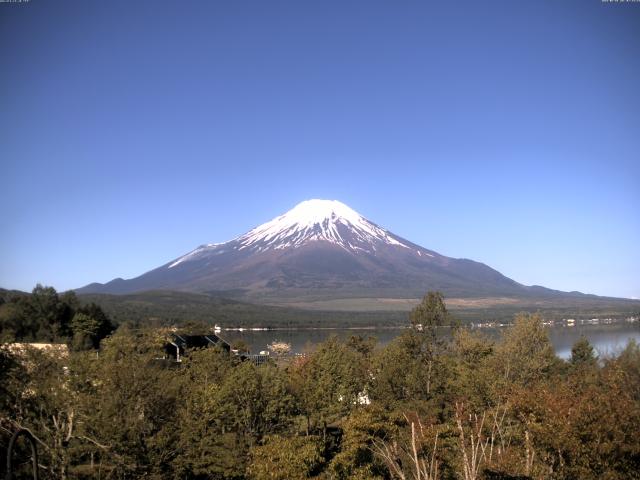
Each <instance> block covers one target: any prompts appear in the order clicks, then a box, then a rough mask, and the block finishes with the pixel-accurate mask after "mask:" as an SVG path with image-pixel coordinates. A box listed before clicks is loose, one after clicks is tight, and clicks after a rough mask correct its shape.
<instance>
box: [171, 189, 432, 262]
mask: <svg viewBox="0 0 640 480" xmlns="http://www.w3.org/2000/svg"><path fill="white" fill-rule="evenodd" d="M317 242H325V243H328V244H333V245H335V246H338V247H340V248H342V249H344V250H347V251H349V252H352V253H369V254H374V253H375V252H376V248H377V247H380V246H382V245H388V246H395V247H402V248H406V249H410V248H411V247H409V245H405V244H404V243H403V242H402V241H401V240H400V239H399V238H398V237H395V236H394V235H393V234H391V233H390V232H388V231H387V230H385V229H383V228H380V227H379V226H378V225H376V224H375V223H373V222H370V221H369V220H367V219H366V218H364V217H363V216H362V215H360V214H359V213H358V212H356V211H355V210H353V209H351V208H349V207H348V206H347V205H345V204H344V203H342V202H339V201H337V200H317V199H314V200H306V201H304V202H301V203H299V204H298V205H296V206H295V207H293V208H292V209H291V210H289V211H288V212H286V213H285V214H284V215H280V216H279V217H276V218H274V219H273V220H271V221H269V222H267V223H263V224H262V225H260V226H258V227H256V228H254V229H253V230H250V231H249V232H247V233H245V234H244V235H241V236H239V237H237V238H235V239H234V240H231V241H229V242H225V243H214V244H206V245H201V246H200V247H198V248H196V249H195V250H193V251H192V252H189V253H188V254H186V255H184V256H182V257H180V258H178V259H176V260H175V261H173V262H172V263H171V264H169V265H168V268H173V267H175V266H177V265H179V264H181V263H183V262H187V261H193V260H198V259H200V258H203V257H210V256H217V255H223V254H225V253H229V252H232V251H235V252H255V253H259V252H266V251H278V250H280V251H281V250H285V249H289V248H293V249H295V248H299V247H302V246H303V245H308V244H311V243H317ZM416 253H418V254H419V255H421V253H420V251H419V250H416ZM427 255H429V254H427Z"/></svg>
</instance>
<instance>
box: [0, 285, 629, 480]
mask: <svg viewBox="0 0 640 480" xmlns="http://www.w3.org/2000/svg"><path fill="white" fill-rule="evenodd" d="M411 320H412V323H413V325H414V328H412V329H408V330H407V331H406V332H405V333H404V334H403V335H402V336H400V337H398V338H397V339H396V340H395V341H393V342H392V343H390V344H389V345H387V346H386V347H384V348H380V347H377V346H376V341H375V339H373V338H363V337H359V336H354V337H352V338H350V339H349V340H347V341H345V342H340V341H338V340H337V339H336V338H331V339H329V340H328V341H326V342H324V343H322V344H320V345H318V346H317V348H316V350H315V351H314V352H313V353H311V354H309V355H307V356H297V357H281V358H275V359H274V360H272V361H270V362H268V363H267V364H264V365H260V366H256V365H254V364H253V363H252V362H249V361H240V359H239V358H238V357H236V356H230V355H229V354H228V353H226V352H224V351H222V350H217V349H213V348H212V349H204V350H194V351H191V352H188V354H187V356H186V357H185V358H184V360H183V362H181V363H175V362H173V361H171V360H159V359H158V358H159V357H161V356H162V355H163V351H162V345H163V343H164V342H165V341H166V340H165V339H166V335H167V333H168V332H167V331H166V330H163V329H147V330H131V329H129V328H126V327H121V328H119V329H118V330H117V331H116V333H115V334H113V335H112V336H110V337H108V338H106V339H104V340H103V341H102V343H101V346H100V350H99V355H96V353H95V352H93V351H89V352H86V351H77V352H73V351H72V352H70V353H69V354H64V353H60V352H58V353H54V352H51V353H45V352H41V351H35V350H34V351H31V350H27V351H24V352H22V353H15V352H13V353H12V352H11V351H10V350H8V349H6V348H4V349H2V350H1V351H0V352H1V356H0V361H1V362H2V365H1V367H2V368H0V376H1V378H0V388H2V392H0V393H1V395H0V425H1V428H2V429H1V432H2V434H1V437H0V442H1V443H2V445H3V446H6V445H7V441H8V437H9V434H10V433H11V432H12V431H15V430H16V429H18V428H28V429H29V430H30V431H31V432H32V433H33V435H34V436H35V437H36V438H37V443H38V450H39V453H40V461H39V462H40V465H41V467H40V474H41V478H47V479H48V478H51V479H54V478H55V479H63V478H141V477H145V478H152V479H167V478H175V479H222V478H229V479H245V478H246V479H255V480H261V479H283V480H285V479H287V480H293V479H304V478H318V479H461V478H463V479H465V480H467V479H469V480H470V479H496V478H502V479H509V478H511V479H514V478H518V479H547V478H554V479H576V478H580V479H594V480H595V479H602V478H607V479H633V478H640V473H639V472H640V438H639V437H638V435H637V432H638V431H640V348H639V347H638V345H637V344H635V343H630V344H629V345H628V346H627V347H626V349H625V350H624V351H623V352H622V353H621V354H620V355H619V356H617V357H616V358H601V359H598V358H596V356H595V354H594V351H593V349H592V347H591V346H590V345H589V343H588V342H587V341H586V340H584V339H583V340H581V341H579V342H577V343H576V345H575V346H574V348H573V352H572V356H571V359H570V360H569V361H563V360H560V359H558V358H557V357H556V356H555V355H554V353H553V348H552V346H551V344H550V342H549V339H548V337H547V334H546V332H545V330H544V329H543V326H542V324H541V320H540V318H539V317H538V316H536V315H529V314H523V315H520V316H518V317H517V318H516V321H515V325H514V326H513V327H512V328H510V329H506V330H505V331H504V334H503V337H502V338H501V339H499V340H498V341H491V340H489V339H487V338H485V337H483V336H482V335H480V334H476V333H472V332H471V331H469V330H466V329H458V330H457V331H456V333H455V334H454V336H453V340H450V341H445V340H443V339H441V338H439V337H438V335H437V330H436V328H435V327H436V326H437V325H440V324H443V323H446V322H448V321H449V315H448V312H447V311H446V308H444V304H443V303H442V302H441V297H439V296H438V295H431V296H427V297H425V300H424V302H423V303H422V304H421V305H420V307H419V308H416V309H415V310H414V311H413V312H412V315H411ZM34 366H35V367H36V368H34ZM16 455H17V456H20V455H22V457H21V458H22V460H25V458H28V455H27V454H26V453H25V452H17V453H16ZM3 460H4V456H3Z"/></svg>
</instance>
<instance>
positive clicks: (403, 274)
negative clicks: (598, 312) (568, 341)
mask: <svg viewBox="0 0 640 480" xmlns="http://www.w3.org/2000/svg"><path fill="white" fill-rule="evenodd" d="M151 290H156V291H157V290H165V291H169V290H170V291H181V292H192V293H206V294H215V295H223V296H225V297H231V298H238V299H243V300H247V301H250V302H254V303H272V304H287V305H296V306H300V307H303V308H309V307H310V308H321V309H328V310H332V309H333V310H336V309H351V310H363V309H364V310H366V309H381V310H398V309H408V308H410V307H409V306H407V305H404V303H406V302H403V301H402V299H416V298H419V297H421V296H422V295H423V294H424V293H425V292H426V291H429V290H437V291H440V292H442V293H443V294H444V295H445V296H446V297H447V298H449V299H451V301H452V303H454V304H455V302H456V301H458V302H462V303H465V302H467V303H468V302H469V301H471V302H472V303H473V305H475V306H476V307H486V306H489V305H503V304H513V303H514V302H522V301H525V302H526V303H527V304H529V305H532V306H535V305H534V304H535V303H536V302H541V301H542V302H545V301H546V302H554V303H557V302H567V301H569V302H574V303H575V302H578V303H580V302H584V301H588V302H591V303H593V301H596V302H597V299H598V298H600V297H595V296H593V295H584V294H581V293H578V292H571V293H566V292H560V291H556V290H551V289H547V288H544V287H539V286H525V285H522V284H520V283H518V282H516V281H514V280H512V279H510V278H508V277H506V276H504V275H502V274H501V273H500V272H498V271H496V270H494V269H493V268H491V267H489V266H487V265H485V264H483V263H480V262H476V261H473V260H468V259H456V258H450V257H447V256H444V255H441V254H439V253H437V252H434V251H433V250H429V249H426V248H424V247H421V246H419V245H416V244H415V243H412V242H410V241H408V240H406V239H404V238H402V237H400V236H398V235H395V234H394V233H392V232H390V231H388V230H386V229H384V228H382V227H380V226H378V225H376V224H375V223H373V222H372V221H370V220H368V219H366V218H364V217H363V216H362V215H360V214H359V213H357V212H356V211H354V210H352V209H351V208H349V207H348V206H347V205H345V204H343V203H341V202H338V201H330V200H307V201H304V202H302V203H300V204H298V205H296V206H295V207H294V208H293V209H291V210H290V211H288V212H286V213H285V214H284V215H281V216H279V217H277V218H275V219H273V220H271V221H269V222H267V223H265V224H263V225H260V226H258V227H256V228H254V229H252V230H250V231H249V232H247V233H245V234H244V235H241V236H239V237H237V238H235V239H233V240H230V241H228V242H225V243H214V244H205V245H201V246H199V247H198V248H196V249H195V250H193V251H191V252H189V253H187V254H186V255H183V256H181V257H179V258H177V259H174V260H172V261H170V262H168V263H166V264H165V265H162V266H161V267H158V268H156V269H154V270H151V271H149V272H147V273H144V274H143V275H140V276H139V277H136V278H133V279H130V280H123V279H121V278H118V279H115V280H112V281H110V282H108V283H106V284H99V283H92V284H90V285H87V286H85V287H83V288H80V289H78V290H77V292H78V293H81V294H98V293H102V294H132V293H139V292H144V291H151ZM611 300H612V299H608V301H609V302H610V301H611ZM620 301H624V300H620ZM483 302H484V303H483ZM629 302H630V301H629ZM630 303H633V304H634V307H635V309H637V308H638V305H637V302H630Z"/></svg>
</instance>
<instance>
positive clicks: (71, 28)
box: [0, 0, 640, 297]
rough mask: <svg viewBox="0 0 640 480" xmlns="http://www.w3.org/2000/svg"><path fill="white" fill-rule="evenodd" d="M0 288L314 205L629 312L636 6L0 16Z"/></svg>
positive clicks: (170, 248) (219, 9)
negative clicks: (624, 303) (344, 209)
mask: <svg viewBox="0 0 640 480" xmlns="http://www.w3.org/2000/svg"><path fill="white" fill-rule="evenodd" d="M0 162H1V169H0V180H1V182H0V186H1V188H0V205H1V206H2V215H1V216H0V286H2V287H5V288H18V289H23V290H30V289H31V288H32V287H33V286H34V285H35V283H36V282H41V283H44V284H48V285H52V286H54V287H56V288H57V289H58V290H65V289H69V288H75V287H80V286H82V285H85V284H87V283H89V282H93V281H100V282H104V281H108V280H111V279H112V278H114V277H124V278H130V277H134V276H137V275H139V274H141V273H143V272H145V271H147V270H149V269H151V268H154V267H156V266H159V265H161V264H163V263H165V262H167V261H169V260H171V259H173V258H175V257H178V256H180V255H182V254H184V253H186V252H187V251H189V250H191V249H192V248H194V247H195V246H197V245H199V244H202V243H206V242H221V241H226V240H229V239H231V238H233V237H235V236H237V235H239V234H241V233H244V232H245V231H246V230H248V229H249V228H252V227H254V226H256V225H258V224H260V223H262V222H264V221H267V220H269V219H271V218H272V217H274V216H276V215H278V214H280V213H283V212H284V211H285V210H287V209H289V208H291V207H293V206H294V205H295V204H296V203H298V202H299V201H302V200H305V199H309V198H328V199H338V200H341V201H343V202H344V203H346V204H348V205H349V206H351V207H352V208H354V209H355V210H357V211H359V212H360V213H362V214H363V215H365V216H367V217H368V218H369V219H371V220H373V221H375V222H376V223H378V224H380V225H382V226H384V227H386V228H389V229H390V230H391V231H393V232H394V233H396V234H398V235H401V236H403V237H405V238H407V239H409V240H412V241H414V242H416V243H418V244H421V245H423V246H424V247H427V248H430V249H433V250H436V251H438V252H440V253H442V254H445V255H449V256H453V257H466V258H472V259H474V260H478V261H482V262H484V263H487V264H488V265H490V266H492V267H494V268H496V269H498V270H499V271H501V272H502V273H504V274H506V275H508V276H509V277H511V278H514V279H515V280H517V281H519V282H522V283H525V284H540V285H545V286H548V287H551V288H557V289H562V290H580V291H583V292H589V293H596V294H601V295H614V296H625V297H640V248H639V246H640V4H639V3H626V4H622V3H602V2H601V1H600V0H579V1H561V2H559V1H537V0H536V1H528V2H524V1H523V2H514V1H510V0H507V1H491V0H489V1H484V2H478V1H468V2H465V1H455V2H426V1H406V2H389V1H384V2H382V1H381V2H376V1H362V2H355V1H336V2H331V1H323V2H317V1H316V2H311V1H298V0H296V1H291V2H278V1H263V0H260V1H255V2H247V1H215V2H209V1H206V2H205V1H202V2H195V1H189V2H176V1H171V2H169V1H167V2H160V1H140V0H136V1H130V0H129V1H122V2H121V1H113V0H110V1H106V2H86V1H78V2H67V1H55V2H51V1H44V0H31V1H29V2H28V3H20V4H14V3H0Z"/></svg>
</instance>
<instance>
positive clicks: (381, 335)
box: [220, 322, 640, 358]
mask: <svg viewBox="0 0 640 480" xmlns="http://www.w3.org/2000/svg"><path fill="white" fill-rule="evenodd" d="M506 328H509V327H490V328H482V329H480V330H481V331H482V332H484V333H486V334H487V335H489V336H490V337H492V338H499V336H500V334H501V331H502V330H504V329H506ZM547 328H548V331H549V338H550V339H551V343H553V346H554V348H555V350H556V354H557V355H558V356H559V357H561V358H569V357H570V356H571V346H572V345H573V344H574V343H575V342H576V341H577V340H578V339H579V338H580V336H581V335H584V336H585V337H586V338H587V339H588V340H589V342H591V344H592V345H593V347H594V348H595V349H596V351H597V352H598V355H600V356H608V355H615V354H616V353H618V352H620V351H621V350H622V349H623V348H624V347H625V346H626V344H627V342H628V341H629V340H630V339H632V338H634V339H635V340H636V342H638V343H640V323H639V322H633V323H628V322H620V323H613V324H606V325H576V326H573V327H566V326H549V327H547ZM402 331H403V329H401V328H380V329H375V328H370V329H366V328H352V329H340V328H337V329H326V330H302V329H298V330H266V331H265V330H261V331H244V332H238V331H222V332H221V334H220V335H221V336H222V337H223V338H225V339H226V340H228V341H230V342H234V341H236V340H242V341H244V342H245V343H246V344H247V345H248V346H249V347H250V348H251V351H252V352H254V353H258V352H259V351H261V350H266V349H267V345H269V344H270V343H271V342H273V341H274V340H281V341H284V342H287V343H289V344H291V350H292V352H294V353H303V352H306V351H310V350H312V349H313V345H314V344H317V343H320V342H322V341H324V340H326V339H327V338H328V337H330V336H331V335H336V336H338V337H339V338H341V339H347V338H349V337H350V336H351V335H361V336H363V337H367V336H372V337H376V338H377V339H378V344H379V345H386V344H387V343H389V342H390V341H391V340H393V339H394V338H396V337H397V336H398V335H400V333H402Z"/></svg>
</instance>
